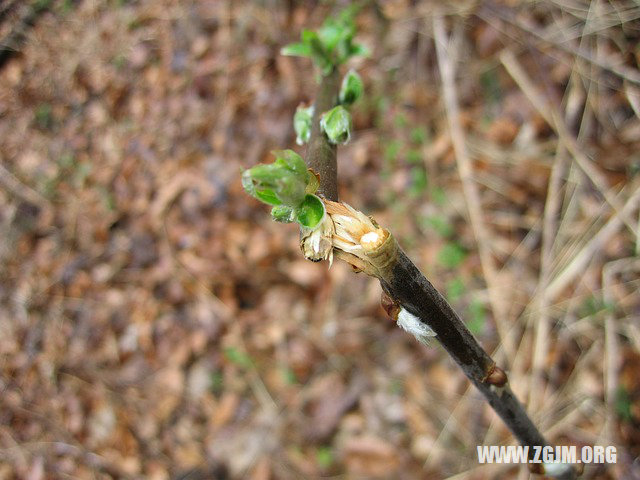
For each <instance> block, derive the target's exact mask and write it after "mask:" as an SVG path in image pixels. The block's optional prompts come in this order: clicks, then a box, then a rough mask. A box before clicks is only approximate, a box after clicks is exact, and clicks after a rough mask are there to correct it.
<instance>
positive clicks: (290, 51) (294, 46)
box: [280, 42, 311, 57]
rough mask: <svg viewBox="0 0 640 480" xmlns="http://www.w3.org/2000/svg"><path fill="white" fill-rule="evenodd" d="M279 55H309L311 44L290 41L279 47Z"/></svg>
mask: <svg viewBox="0 0 640 480" xmlns="http://www.w3.org/2000/svg"><path fill="white" fill-rule="evenodd" d="M280 55H286V56H289V57H310V56H311V45H309V44H306V43H302V42H299V43H290V44H289V45H285V46H284V47H282V48H281V49H280Z"/></svg>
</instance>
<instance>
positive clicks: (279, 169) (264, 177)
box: [242, 150, 311, 208]
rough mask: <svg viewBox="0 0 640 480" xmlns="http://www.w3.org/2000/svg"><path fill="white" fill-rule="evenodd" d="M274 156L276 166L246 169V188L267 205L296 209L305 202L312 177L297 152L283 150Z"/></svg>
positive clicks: (243, 183) (243, 180)
mask: <svg viewBox="0 0 640 480" xmlns="http://www.w3.org/2000/svg"><path fill="white" fill-rule="evenodd" d="M274 154H275V155H276V161H275V162H274V163H272V164H269V165H256V166H255V167H252V168H250V169H249V170H245V171H244V172H243V173H242V186H243V187H244V189H245V190H246V192H247V193H248V194H249V195H251V196H252V197H255V198H257V199H258V200H260V201H262V202H264V203H267V204H269V205H282V204H284V205H288V206H290V207H292V208H296V207H298V205H300V204H301V203H302V201H303V200H304V197H305V195H306V190H307V184H308V183H309V179H310V176H311V174H310V173H309V171H308V170H307V167H306V165H305V164H304V161H303V160H302V158H301V157H300V156H299V155H298V154H297V153H295V152H294V151H293V150H280V151H276V152H274Z"/></svg>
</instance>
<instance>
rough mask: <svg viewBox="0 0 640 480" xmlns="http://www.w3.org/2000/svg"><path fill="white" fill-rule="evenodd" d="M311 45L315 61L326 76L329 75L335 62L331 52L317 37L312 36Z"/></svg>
mask: <svg viewBox="0 0 640 480" xmlns="http://www.w3.org/2000/svg"><path fill="white" fill-rule="evenodd" d="M309 45H310V47H311V58H313V62H314V63H315V64H316V65H317V66H318V68H320V70H321V71H322V74H323V75H324V76H327V75H329V74H330V73H331V71H332V70H333V68H334V63H333V61H332V60H331V56H330V55H329V53H328V52H327V51H326V50H325V48H324V45H323V44H322V42H321V41H320V39H318V38H317V37H316V38H312V39H311V41H310V44H309Z"/></svg>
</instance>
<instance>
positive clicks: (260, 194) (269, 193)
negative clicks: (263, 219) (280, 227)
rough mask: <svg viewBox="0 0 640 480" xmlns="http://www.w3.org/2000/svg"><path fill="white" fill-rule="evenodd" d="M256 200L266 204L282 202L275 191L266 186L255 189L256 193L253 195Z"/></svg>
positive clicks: (279, 203)
mask: <svg viewBox="0 0 640 480" xmlns="http://www.w3.org/2000/svg"><path fill="white" fill-rule="evenodd" d="M254 197H256V198H257V199H258V200H260V201H261V202H264V203H266V204H268V205H281V204H282V202H281V201H280V199H279V198H278V196H277V195H276V194H275V192H274V191H273V190H271V189H268V188H263V189H260V190H256V194H255V195H254Z"/></svg>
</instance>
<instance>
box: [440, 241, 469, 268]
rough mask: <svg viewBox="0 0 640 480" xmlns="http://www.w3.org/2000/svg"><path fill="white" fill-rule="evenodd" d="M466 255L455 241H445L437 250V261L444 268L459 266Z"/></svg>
mask: <svg viewBox="0 0 640 480" xmlns="http://www.w3.org/2000/svg"><path fill="white" fill-rule="evenodd" d="M466 257H467V252H466V251H465V250H464V248H462V247H461V246H460V245H458V244H457V243H447V244H446V245H445V246H444V247H442V249H441V250H440V251H439V252H438V261H439V262H440V264H442V266H444V267H446V268H457V267H459V266H460V265H461V264H462V262H464V259H465V258H466Z"/></svg>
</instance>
